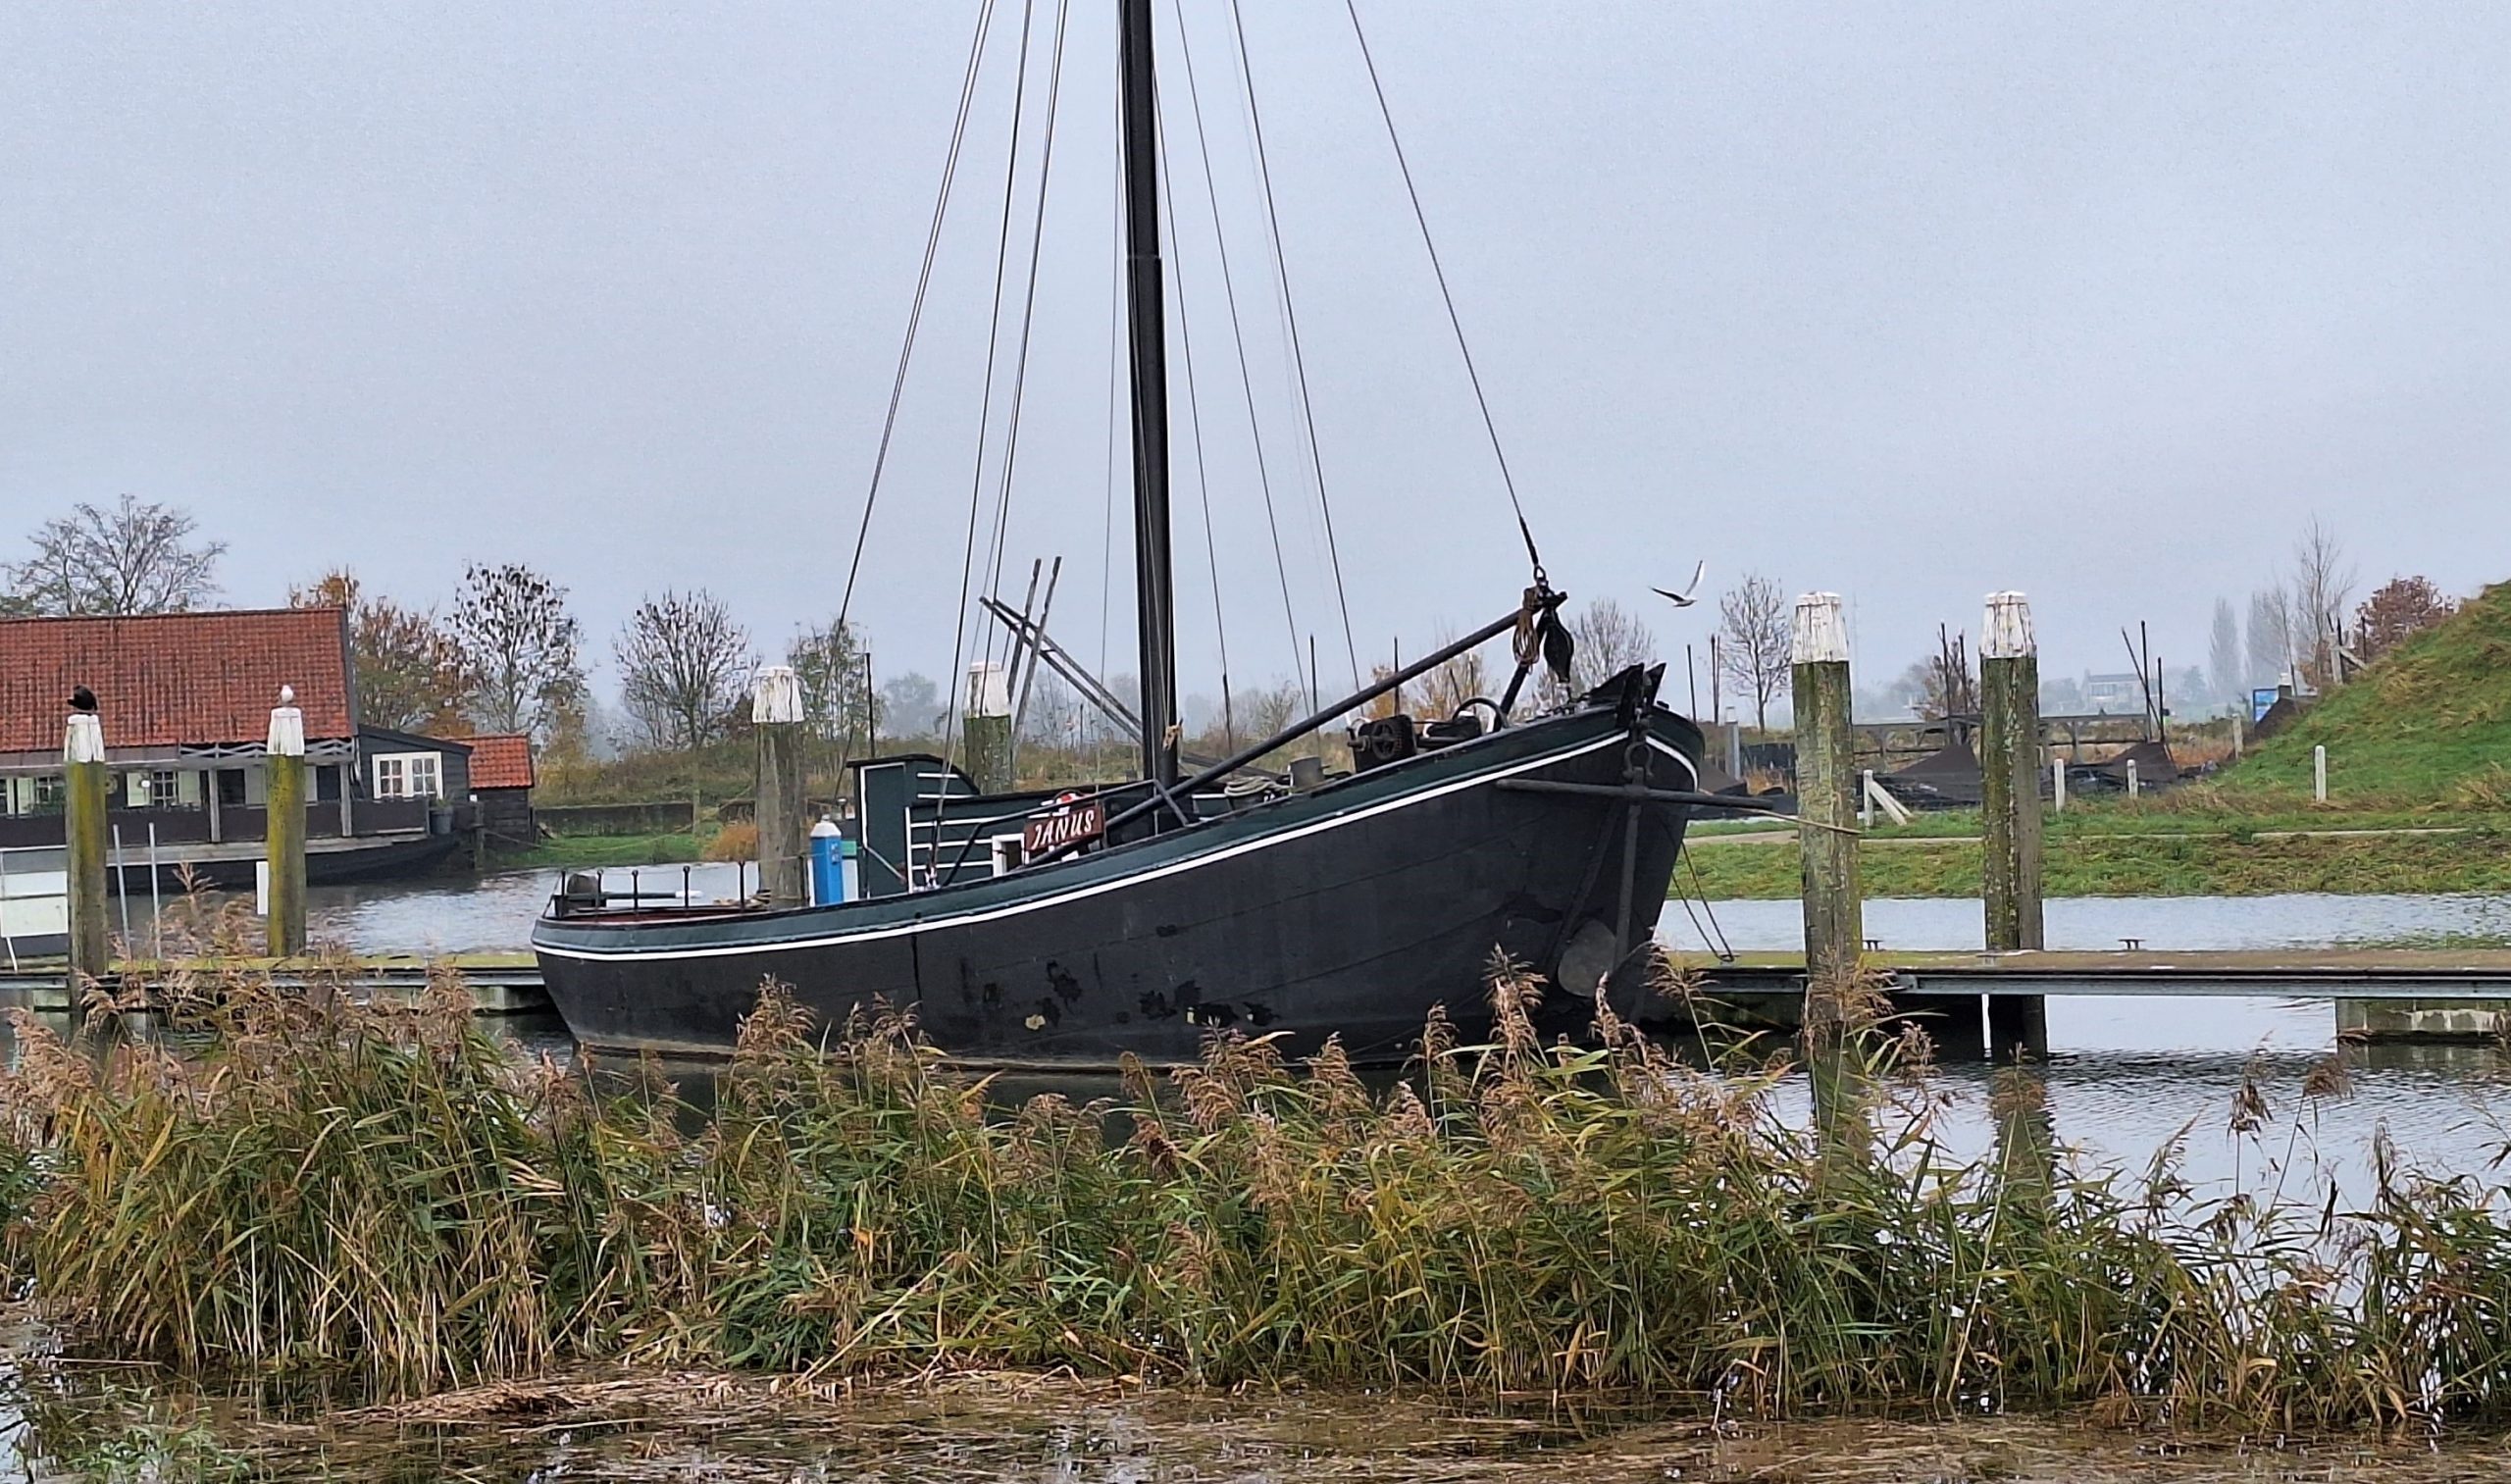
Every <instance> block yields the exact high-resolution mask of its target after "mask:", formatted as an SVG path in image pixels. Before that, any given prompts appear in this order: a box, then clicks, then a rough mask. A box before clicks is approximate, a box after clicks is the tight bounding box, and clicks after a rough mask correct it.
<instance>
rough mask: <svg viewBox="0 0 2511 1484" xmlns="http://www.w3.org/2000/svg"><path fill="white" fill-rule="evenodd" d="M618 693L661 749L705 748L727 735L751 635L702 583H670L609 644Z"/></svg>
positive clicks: (632, 716) (748, 656) (639, 726)
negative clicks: (682, 587)
mask: <svg viewBox="0 0 2511 1484" xmlns="http://www.w3.org/2000/svg"><path fill="white" fill-rule="evenodd" d="M611 655H612V658H614V659H615V660H616V661H617V662H618V665H619V699H620V704H621V705H622V706H623V707H625V708H626V710H627V712H628V716H629V719H630V720H631V722H633V723H634V724H635V726H636V727H637V729H638V731H639V733H640V734H641V736H642V737H643V738H644V739H645V741H646V742H650V743H651V744H653V745H654V746H657V747H666V748H674V749H688V748H692V747H701V746H704V745H705V744H706V743H708V742H713V741H715V740H716V739H717V738H719V737H722V736H723V735H724V734H725V733H726V732H727V731H728V730H729V729H730V727H731V724H732V722H733V720H734V712H735V710H736V708H737V707H738V706H739V705H740V704H741V701H742V694H743V686H744V684H745V683H746V682H747V680H748V679H749V673H750V668H751V666H752V664H753V663H754V659H753V656H752V655H751V652H750V646H749V634H748V632H747V631H746V630H744V629H743V628H742V626H741V625H739V624H737V623H735V622H733V615H732V613H731V611H730V610H729V609H727V608H726V607H725V606H724V605H723V603H722V602H721V601H720V600H719V599H717V598H716V597H715V596H713V595H712V594H711V593H708V592H706V591H705V590H704V589H702V588H700V589H697V590H694V591H692V592H688V593H680V592H674V591H670V590H668V589H666V590H665V591H664V592H663V594H662V596H660V597H649V598H647V599H645V600H644V601H643V602H641V603H640V604H638V605H637V611H636V612H635V613H633V614H631V615H629V618H628V622H627V623H626V624H624V625H622V626H621V627H620V630H619V637H618V638H617V639H616V640H614V641H613V642H612V644H611Z"/></svg>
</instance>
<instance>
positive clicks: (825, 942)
mask: <svg viewBox="0 0 2511 1484" xmlns="http://www.w3.org/2000/svg"><path fill="white" fill-rule="evenodd" d="M1648 740H1649V742H1650V743H1651V744H1652V745H1654V746H1655V747H1656V748H1657V749H1658V750H1659V751H1662V752H1664V753H1665V755H1666V756H1668V757H1671V758H1672V759H1674V760H1675V761H1676V762H1678V763H1681V764H1682V766H1683V771H1684V772H1686V773H1689V774H1690V775H1691V779H1692V784H1693V786H1694V787H1697V786H1698V785H1699V783H1700V770H1699V769H1698V768H1695V767H1694V766H1692V761H1691V759H1690V758H1688V757H1685V756H1683V754H1682V753H1681V752H1680V751H1679V750H1677V749H1676V748H1674V747H1672V746H1669V745H1667V744H1666V743H1665V742H1662V741H1660V740H1659V739H1657V738H1656V737H1654V736H1651V737H1650V738H1649V739H1648ZM1624 741H1625V738H1624V737H1623V736H1622V735H1621V734H1619V733H1614V734H1612V735H1610V736H1606V737H1601V738H1598V739H1597V740H1595V741H1594V742H1583V743H1581V744H1579V745H1577V746H1575V747H1569V748H1565V749H1563V750H1562V751H1559V752H1551V753H1546V754H1545V755H1544V756H1541V757H1534V758H1528V759H1527V760H1526V761H1524V762H1521V763H1517V764H1515V765H1513V766H1512V767H1508V768H1503V769H1500V770H1498V771H1496V772H1491V773H1477V774H1474V775H1473V776H1471V777H1469V778H1460V779H1456V780H1454V781H1452V782H1450V783H1445V784H1441V785H1439V786H1438V787H1437V788H1433V789H1424V790H1422V791H1420V792H1419V793H1407V794H1404V795H1402V796H1400V797H1397V798H1390V799H1387V800H1385V801H1383V802H1380V803H1376V804H1371V805H1369V806H1368V807H1366V808H1363V809H1354V810H1351V811H1350V812H1348V813H1343V814H1334V815H1329V816H1327V817H1326V818H1324V819H1320V820H1315V821H1313V822H1311V823H1308V824H1305V825H1302V826H1300V827H1299V828H1297V829H1294V830H1284V831H1282V832H1280V833H1278V834H1273V835H1263V836H1258V837H1257V838H1255V839H1254V840H1248V841H1241V842H1240V843H1238V844H1234V845H1227V846H1224V847H1222V848H1220V849H1217V850H1210V851H1206V852H1204V853H1203V854H1200V855H1190V856H1188V857H1186V858H1184V859H1182V860H1175V861H1171V862H1169V863H1168V864H1166V865H1163V866H1159V867H1156V868H1154V869H1152V870H1148V871H1142V872H1137V873H1134V874H1131V875H1125V876H1116V877H1110V878H1109V879H1107V880H1105V881H1096V882H1092V883H1090V884H1089V885H1087V886H1083V887H1076V888H1074V889H1073V890H1071V891H1068V892H1058V893H1056V894H1055V895H1054V896H1040V897H1035V898H1033V899H1031V900H1028V901H1017V902H1008V903H1005V904H1004V905H1002V906H999V907H987V908H982V909H978V910H974V911H967V912H958V913H953V914H950V915H948V916H943V917H925V918H918V919H917V920H915V921H913V922H903V923H892V924H889V925H887V926H884V927H877V928H863V929H858V930H856V931H854V932H850V933H846V932H838V933H820V934H815V935H813V936H811V937H808V938H793V939H781V940H776V941H773V942H759V943H737V944H722V945H717V946H714V947H686V948H638V947H624V948H581V947H559V946H557V945H554V944H540V943H536V944H534V945H533V951H535V952H537V953H545V954H548V955H550V956H551V957H555V958H578V959H589V960H593V961H602V960H610V959H635V960H638V961H647V960H658V959H675V958H721V957H725V956H727V955H731V954H737V953H790V952H795V951H798V950H801V949H805V948H820V947H829V946H830V945H832V944H841V943H876V942H879V941H880V940H882V939H886V938H903V937H907V936H909V935H911V934H916V933H925V932H930V931H932V930H934V929H936V928H944V927H960V926H966V925H970V924H975V923H981V922H995V921H999V920H1000V919H1002V918H1006V917H1017V916H1020V915H1021V914H1023V913H1027V912H1035V911H1039V910H1042V909H1044V908H1047V907H1051V906H1059V905H1061V904H1063V903H1065V902H1068V901H1078V900H1080V899H1082V898H1084V897H1089V896H1099V895H1101V894H1102V893H1106V892H1118V891H1125V890H1128V889H1130V888H1132V887H1135V886H1138V885H1140V884H1142V883H1144V882H1149V881H1158V880H1161V879H1162V878H1164V877H1169V876H1175V875H1178V874H1180V873H1182V872H1186V871H1193V870H1199V869H1201V868H1203V867H1204V866H1209V865H1217V864H1219V863H1220V862H1222V861H1225V860H1233V859H1236V858H1237V857H1239V856H1241V855H1246V854H1250V853H1252V852H1254V851H1256V850H1262V849H1267V848H1270V847H1271V846H1273V845H1278V844H1285V843H1287V842H1289V841H1294V840H1303V839H1306V838H1307V837H1308V836H1311V835H1317V834H1321V833H1323V832H1325V831H1327V830H1337V829H1341V828H1342V827H1343V826H1345V825H1349V824H1358V823H1359V822H1360V821H1361V820H1364V819H1374V818H1376V817H1377V816H1379V815H1381V814H1388V813H1392V812H1394V811H1395V810H1397V809H1403V808H1409V807H1410V806H1411V805H1413V804H1416V803H1424V802H1427V801H1428V800H1430V799H1433V798H1444V797H1446V796H1447V795H1448V794H1450V793H1461V792H1463V791H1464V790H1466V789H1478V788H1484V787H1487V786H1488V785H1490V784H1491V783H1493V782H1494V781H1496V780H1499V779H1503V778H1509V777H1512V776H1514V775H1516V774H1519V773H1531V772H1533V771H1534V770H1535V769H1537V768H1548V767H1551V766H1552V765H1554V764H1555V763H1562V762H1567V761H1568V760H1569V759H1571V758H1573V757H1584V756H1585V755H1587V754H1588V753H1590V752H1595V751H1599V750H1601V749H1603V748H1606V747H1614V746H1619V745H1621V744H1622V742H1624ZM945 890H948V889H945ZM876 899H878V900H881V901H890V900H893V899H895V898H892V897H887V896H884V897H879V898H876Z"/></svg>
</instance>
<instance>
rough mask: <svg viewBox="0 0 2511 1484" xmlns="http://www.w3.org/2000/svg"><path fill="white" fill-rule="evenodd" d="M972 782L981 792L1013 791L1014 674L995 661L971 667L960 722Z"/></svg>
mask: <svg viewBox="0 0 2511 1484" xmlns="http://www.w3.org/2000/svg"><path fill="white" fill-rule="evenodd" d="M960 737H961V741H962V743H963V745H964V747H965V750H966V752H967V768H968V781H969V782H970V783H973V784H975V785H976V786H977V792H978V793H1009V792H1010V790H1011V677H1010V675H1009V673H1008V672H1006V671H1005V670H1004V669H1003V668H1002V666H1000V665H999V664H996V663H995V662H994V661H992V660H979V661H977V662H976V663H975V664H973V665H970V666H968V710H967V717H966V719H965V720H964V721H963V722H961V723H960Z"/></svg>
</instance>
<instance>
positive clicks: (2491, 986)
mask: <svg viewBox="0 0 2511 1484" xmlns="http://www.w3.org/2000/svg"><path fill="white" fill-rule="evenodd" d="M1673 956H1674V959H1675V961H1676V962H1677V963H1679V964H1681V965H1683V966H1684V967H1685V968H1687V969H1690V970H1692V971H1693V972H1696V973H1698V974H1699V975H1701V977H1702V978H1703V979H1704V980H1705V981H1706V982H1707V983H1708V985H1709V987H1710V990H1711V992H1712V993H1713V994H1714V993H1718V992H1726V993H1732V994H1762V995H1774V994H1789V995H1792V994H1797V993H1800V992H1802V991H1803V990H1804V988H1805V955H1804V954H1802V953H1738V954H1736V955H1735V956H1734V957H1732V958H1724V959H1721V958H1718V957H1716V956H1714V955H1711V954H1707V953H1678V954H1675V955H1673ZM1866 962H1867V963H1868V964H1869V965H1870V966H1871V967H1873V968H1874V969H1876V970H1878V971H1879V972H1881V973H1882V974H1884V975H1885V976H1886V977H1887V979H1888V981H1889V983H1888V985H1887V988H1888V989H1889V990H1890V991H1891V992H1892V993H1893V994H1895V995H1957V996H1958V995H1976V996H1989V997H1993V996H1998V995H2164V996H2237V997H2251V998H2257V997H2268V998H2280V999H2313V998H2316V999H2489V1000H2511V948H2200V949H2177V950H2173V949H2141V948H2110V949H2093V950H2081V949H2072V948H2036V949H2035V948H2025V949H2018V950H2015V951H2012V952H2002V953H1991V952H1985V951H1979V950H1966V951H1957V952H1910V951H1903V950H1870V951H1869V952H1868V953H1867V954H1866Z"/></svg>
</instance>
